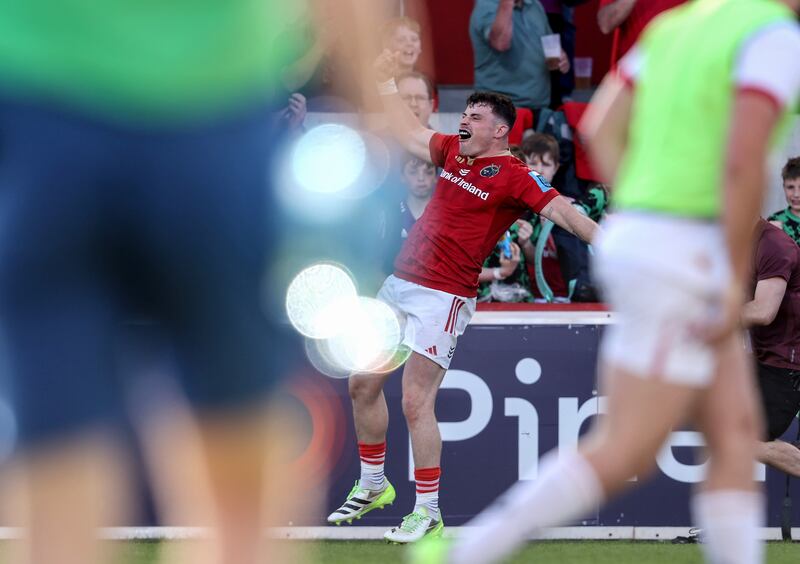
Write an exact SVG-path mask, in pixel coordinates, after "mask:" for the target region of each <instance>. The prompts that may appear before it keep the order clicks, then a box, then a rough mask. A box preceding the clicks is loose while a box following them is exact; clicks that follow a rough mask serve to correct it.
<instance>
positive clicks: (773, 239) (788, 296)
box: [750, 220, 800, 370]
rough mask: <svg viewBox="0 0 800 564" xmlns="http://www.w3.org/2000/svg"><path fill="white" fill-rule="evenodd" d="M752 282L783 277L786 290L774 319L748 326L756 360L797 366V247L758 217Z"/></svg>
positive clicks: (799, 365)
mask: <svg viewBox="0 0 800 564" xmlns="http://www.w3.org/2000/svg"><path fill="white" fill-rule="evenodd" d="M758 229H759V231H760V233H759V232H757V235H758V246H757V248H756V256H755V268H754V269H753V270H754V281H753V286H754V287H755V283H756V282H758V281H759V280H766V279H767V278H783V279H784V280H786V293H785V294H784V296H783V301H782V302H781V305H780V308H779V309H778V314H777V315H776V316H775V320H774V321H773V322H772V323H770V324H769V325H766V326H758V327H753V328H752V329H750V337H751V341H752V344H753V354H755V357H756V359H757V360H758V362H761V363H763V364H767V365H769V366H775V367H777V368H791V369H795V370H798V369H800V247H798V246H797V244H796V243H795V242H794V241H793V240H792V239H791V238H790V237H789V236H788V235H786V233H784V232H783V230H782V229H779V228H777V227H775V226H774V225H771V224H770V223H767V222H766V221H764V220H761V222H760V225H759V227H758Z"/></svg>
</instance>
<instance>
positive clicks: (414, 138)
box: [375, 50, 435, 162]
mask: <svg viewBox="0 0 800 564" xmlns="http://www.w3.org/2000/svg"><path fill="white" fill-rule="evenodd" d="M395 57H396V55H395V54H394V53H392V52H390V51H389V50H384V51H383V53H381V55H380V56H379V57H378V59H377V60H376V61H375V75H376V79H377V80H378V93H379V94H380V95H381V96H380V98H381V103H382V104H383V110H384V112H386V116H387V117H388V119H389V127H390V128H391V130H392V134H393V135H394V136H395V137H396V138H397V141H398V142H399V143H400V144H401V145H402V146H403V147H404V148H405V149H406V151H408V152H409V153H411V154H413V155H414V156H415V157H417V158H419V159H422V160H424V161H426V162H431V153H430V150H429V149H428V143H430V140H431V137H433V134H434V133H435V132H434V131H433V130H432V129H428V128H427V127H423V126H422V124H420V122H419V120H418V119H417V116H415V115H414V114H413V113H412V112H411V110H410V109H409V108H408V106H407V105H406V103H405V102H403V100H402V99H401V98H400V95H399V94H398V92H397V84H395V81H394V75H395V69H396V63H395Z"/></svg>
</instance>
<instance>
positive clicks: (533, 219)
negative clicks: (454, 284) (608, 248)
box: [281, 0, 800, 302]
mask: <svg viewBox="0 0 800 564" xmlns="http://www.w3.org/2000/svg"><path fill="white" fill-rule="evenodd" d="M585 1H586V0H475V3H474V8H473V10H472V14H471V17H470V22H469V36H470V41H471V44H472V49H473V55H474V61H475V67H474V80H475V83H474V87H475V89H476V90H489V91H495V92H500V93H503V94H506V95H507V96H509V97H510V98H511V99H512V101H513V102H514V104H515V105H516V107H517V110H518V112H517V115H518V118H517V123H516V124H515V127H514V128H512V132H511V134H510V140H511V142H512V143H513V145H512V153H513V154H514V155H515V156H517V158H519V159H520V160H523V161H524V162H526V164H527V165H528V166H529V167H531V169H532V170H536V171H537V172H538V173H539V174H541V175H542V176H543V177H544V178H546V179H547V180H548V182H551V183H552V184H553V186H554V187H555V188H557V189H558V190H559V191H560V192H561V193H562V194H564V195H566V196H568V197H570V199H572V200H573V203H574V205H576V206H578V207H579V208H580V209H581V210H582V211H583V212H584V213H586V214H587V215H588V216H589V217H591V218H592V219H593V220H595V221H598V220H600V219H601V218H602V217H603V215H604V214H605V212H606V209H607V208H608V205H609V189H608V187H606V186H604V185H603V184H601V183H599V182H598V181H597V178H596V176H595V175H594V174H593V172H592V171H591V168H590V166H589V165H588V164H587V163H586V161H585V160H583V158H582V155H581V147H580V143H579V141H578V139H577V135H576V132H575V124H576V123H577V121H578V120H579V118H580V116H581V114H582V112H583V110H584V109H585V104H581V103H577V102H574V101H572V100H571V99H570V95H571V93H572V89H573V84H574V83H573V81H572V75H571V71H572V66H573V64H572V60H573V57H574V47H575V28H574V25H573V9H574V7H575V6H577V5H579V4H583V3H584V2H585ZM684 1H685V0H648V1H643V0H601V1H600V4H599V9H598V11H597V25H598V28H599V30H600V31H601V32H602V33H604V34H613V36H614V37H613V46H612V52H611V59H612V63H614V62H616V61H617V60H619V59H620V58H621V57H622V56H624V55H625V53H626V52H627V51H628V50H629V49H630V48H631V46H632V45H633V44H634V43H635V42H636V41H637V39H638V38H639V36H640V34H641V33H642V31H643V30H644V28H645V27H646V26H647V24H648V23H649V22H650V21H651V20H652V19H653V18H654V17H656V16H657V15H658V14H659V13H661V12H663V11H665V10H668V9H671V8H674V7H676V6H678V5H679V4H681V3H682V2H684ZM553 37H555V39H556V45H557V52H556V53H555V56H553V53H546V50H545V44H546V43H547V41H548V38H553ZM380 47H381V48H385V49H389V50H391V51H393V52H395V53H397V54H398V56H397V62H398V65H399V68H398V71H399V72H398V77H397V87H398V90H399V93H400V96H401V98H402V99H403V100H404V101H405V102H406V103H407V105H408V107H409V108H410V109H411V111H412V112H413V113H414V115H415V116H416V117H417V118H418V119H419V121H420V123H421V124H422V125H423V126H425V127H429V128H430V127H432V124H431V116H432V115H433V114H434V112H435V111H436V109H437V105H438V97H437V90H436V85H435V82H434V81H433V80H432V78H431V77H429V76H427V75H426V74H424V73H422V72H420V70H419V66H420V65H419V62H420V58H421V56H422V55H423V52H424V49H426V45H425V44H424V43H423V33H422V26H421V25H420V23H419V22H417V21H415V20H414V19H412V18H410V17H405V16H404V17H397V18H394V19H391V20H389V21H387V22H386V24H385V25H384V26H383V28H382V29H381V45H380ZM612 66H613V64H612ZM319 67H320V69H318V72H317V74H318V75H320V74H321V75H322V80H321V81H322V83H325V82H326V81H328V82H330V76H331V73H330V69H328V68H327V67H326V65H325V62H324V57H320V64H319ZM306 111H307V108H306V99H305V97H304V96H303V95H302V94H301V93H299V92H297V93H293V94H291V96H290V97H289V100H288V105H287V107H286V109H285V110H284V111H283V112H282V114H281V118H282V119H284V120H285V121H286V123H287V126H288V127H289V129H298V128H301V127H302V123H303V119H304V117H305V114H306ZM379 127H380V126H379ZM382 137H383V138H385V137H388V136H383V135H382ZM388 143H389V144H390V145H391V141H388ZM391 152H392V153H393V156H392V159H393V160H394V161H395V162H394V163H393V165H392V166H391V167H390V175H389V178H387V181H386V184H387V185H391V186H392V188H391V189H387V190H385V193H386V194H389V196H388V199H387V200H386V201H384V202H383V204H382V209H381V211H380V215H381V221H380V222H379V223H380V226H381V227H380V230H381V233H380V239H381V240H382V241H383V245H382V251H381V252H382V253H383V260H382V261H381V262H382V263H383V270H384V271H385V272H387V273H389V272H391V264H392V261H393V259H394V256H395V255H396V254H397V252H398V251H399V248H400V246H401V244H402V241H403V240H404V238H405V237H406V236H407V234H408V232H409V231H410V229H411V227H412V226H413V224H414V222H415V221H416V219H418V218H419V217H420V215H421V214H422V213H423V212H424V209H425V206H426V205H427V203H428V202H429V201H430V199H431V197H432V196H433V191H434V189H435V185H436V180H437V178H438V173H439V171H437V170H436V169H435V167H433V165H429V164H427V163H423V162H421V161H419V160H417V159H414V158H412V157H411V156H409V155H402V154H396V153H397V152H396V151H391ZM576 165H577V166H576ZM783 183H784V189H785V191H786V199H787V207H786V208H785V209H784V210H781V211H779V212H776V213H774V214H773V215H771V216H770V217H769V218H768V219H769V221H770V222H771V223H773V224H774V225H776V226H778V227H780V228H782V229H783V230H784V231H785V232H786V233H787V234H788V235H789V236H790V237H791V238H792V239H794V241H795V242H796V243H798V244H800V157H799V158H795V159H791V160H790V161H789V162H788V163H787V164H786V166H785V167H784V169H783ZM544 226H545V223H543V222H542V221H541V220H540V219H539V217H538V216H535V215H534V214H530V215H527V216H525V217H521V218H520V219H519V221H517V222H516V223H515V224H514V225H513V226H512V227H511V228H510V229H509V230H508V232H507V233H506V234H505V235H504V237H503V238H502V239H501V240H500V241H498V244H497V247H496V248H495V251H494V252H493V253H492V254H491V255H490V256H489V257H487V259H486V262H485V264H484V268H483V271H482V273H481V275H480V282H481V287H480V292H479V299H480V301H501V302H530V301H537V300H542V299H545V298H547V299H548V300H552V299H556V300H561V301H569V300H572V301H597V300H598V299H599V296H597V294H596V291H595V288H594V285H593V283H592V279H591V273H590V270H589V256H590V252H591V251H590V249H589V248H588V247H587V245H586V244H584V243H582V242H581V241H579V240H578V239H577V238H576V237H574V236H573V235H571V234H569V233H567V232H565V231H564V230H562V229H560V228H558V227H555V228H553V227H550V228H549V229H547V230H545V229H543V227H544ZM543 233H544V237H543V238H542V234H543ZM540 239H542V240H541V241H540ZM540 242H541V244H539V243H540ZM537 247H538V256H537ZM537 269H538V270H539V277H538V280H546V281H547V285H548V286H549V288H550V289H551V290H552V295H551V296H544V295H543V293H542V291H541V288H540V287H539V285H540V284H539V283H537V276H536V271H537Z"/></svg>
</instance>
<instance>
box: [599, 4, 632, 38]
mask: <svg viewBox="0 0 800 564" xmlns="http://www.w3.org/2000/svg"><path fill="white" fill-rule="evenodd" d="M635 5H636V0H617V1H616V2H612V3H611V4H608V5H606V6H603V7H602V8H600V9H599V10H597V26H598V27H599V28H600V31H602V32H603V34H604V35H608V34H609V33H611V32H612V31H614V30H615V29H617V28H618V27H619V26H620V25H622V22H624V21H625V20H626V19H628V16H629V15H630V14H631V10H633V7H634V6H635Z"/></svg>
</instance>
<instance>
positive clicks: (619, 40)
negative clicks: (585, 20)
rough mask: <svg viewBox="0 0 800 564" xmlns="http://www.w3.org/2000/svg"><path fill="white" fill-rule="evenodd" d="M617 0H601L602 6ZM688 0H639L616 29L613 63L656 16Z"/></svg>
mask: <svg viewBox="0 0 800 564" xmlns="http://www.w3.org/2000/svg"><path fill="white" fill-rule="evenodd" d="M615 1H616V0H600V7H601V8H602V7H603V6H608V5H609V4H613V3H614V2H615ZM685 1H686V0H638V1H637V2H636V4H634V6H633V9H632V10H631V13H630V14H629V15H628V17H627V19H626V20H625V21H624V22H622V24H620V26H619V27H618V28H617V29H615V30H614V45H613V47H612V50H611V64H612V65H613V64H615V63H616V62H617V61H619V60H620V59H621V58H622V57H623V55H625V53H627V52H628V50H629V49H630V48H631V47H633V44H634V43H636V40H637V39H639V35H641V33H642V31H643V30H644V28H645V27H647V24H649V23H650V20H652V19H653V18H654V17H656V16H657V15H658V14H660V13H661V12H664V11H666V10H669V9H670V8H674V7H675V6H678V5H680V4H683V3H684V2H685Z"/></svg>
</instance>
